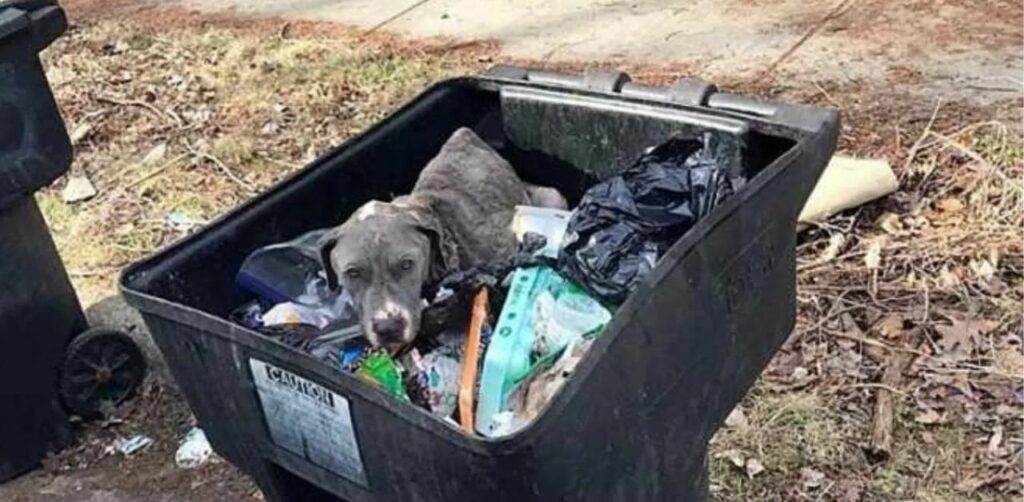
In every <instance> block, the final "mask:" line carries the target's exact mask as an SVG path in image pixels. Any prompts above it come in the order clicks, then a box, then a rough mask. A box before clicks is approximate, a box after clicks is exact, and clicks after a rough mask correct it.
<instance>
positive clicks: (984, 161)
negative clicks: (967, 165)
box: [931, 131, 1017, 188]
mask: <svg viewBox="0 0 1024 502" xmlns="http://www.w3.org/2000/svg"><path fill="white" fill-rule="evenodd" d="M931 134H932V136H935V137H936V138H939V139H940V140H941V141H942V142H943V143H945V144H946V145H948V146H950V147H952V148H954V149H956V150H959V151H960V153H963V154H964V155H966V156H968V157H970V158H971V159H972V160H974V161H975V162H977V163H979V164H981V165H982V166H984V167H987V168H988V169H989V171H991V172H993V173H995V174H996V175H998V176H999V177H1000V178H1002V179H1003V181H1010V180H1009V179H1008V178H1007V177H1006V174H1004V173H1003V172H1002V171H1000V170H999V169H998V168H997V167H996V165H995V164H993V163H991V162H989V161H988V160H987V159H985V158H984V157H982V156H981V155H980V154H978V152H975V151H974V150H971V149H970V148H968V147H967V146H966V145H964V144H963V143H960V142H959V141H957V140H955V139H953V138H950V137H949V136H945V135H943V134H940V133H937V132H934V131H933V132H932V133H931ZM1008 185H1009V186H1010V187H1011V188H1017V187H1016V186H1014V184H1013V183H1012V182H1011V183H1008Z"/></svg>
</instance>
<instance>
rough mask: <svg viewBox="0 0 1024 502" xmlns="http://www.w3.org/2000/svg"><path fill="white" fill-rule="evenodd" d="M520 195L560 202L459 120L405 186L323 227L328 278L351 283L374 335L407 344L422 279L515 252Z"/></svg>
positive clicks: (524, 201)
mask: <svg viewBox="0 0 1024 502" xmlns="http://www.w3.org/2000/svg"><path fill="white" fill-rule="evenodd" d="M517 205H535V206H544V207H558V208H562V209H564V208H565V206H566V204H565V199H564V198H563V197H562V196H561V194H559V193H558V191H557V190H555V189H552V188H545V187H537V186H532V185H528V184H526V183H524V182H523V181H522V180H520V179H519V177H518V176H516V173H515V171H513V169H512V166H511V165H509V163H508V162H506V161H505V160H504V159H503V158H501V156H499V155H498V153H497V152H495V151H494V150H493V149H491V147H490V146H488V145H487V143H485V142H484V141H483V140H481V139H480V138H479V137H478V136H477V135H476V134H475V133H473V131H471V130H470V129H466V128H462V129H459V130H458V131H456V132H455V134H453V135H452V137H451V138H449V139H448V142H447V143H445V144H444V146H443V147H441V151H440V152H439V153H438V154H437V156H436V157H434V158H433V159H432V160H431V161H430V163H428V164H427V166H426V167H425V168H424V169H423V172H422V173H420V177H419V179H418V180H417V182H416V186H415V187H414V188H413V191H412V193H411V194H410V195H405V196H401V197H397V198H396V199H394V200H393V201H391V202H380V201H371V202H369V203H367V204H365V205H363V206H362V207H361V208H359V209H358V210H357V211H356V212H355V213H354V214H353V215H352V216H351V217H350V218H349V219H348V220H347V221H346V222H345V223H343V224H342V225H341V226H339V227H338V228H336V229H335V230H334V231H332V232H329V233H328V234H327V236H326V237H325V238H324V242H323V243H322V246H321V255H322V260H323V263H324V268H325V269H326V271H327V279H328V284H329V285H330V287H331V288H335V287H337V286H338V285H339V284H340V285H341V286H343V287H344V288H345V289H347V290H348V291H349V293H350V294H351V296H352V300H353V302H354V303H355V307H356V310H357V312H358V313H359V316H360V320H361V322H362V325H363V332H364V333H365V335H366V338H367V339H368V340H369V341H370V343H371V344H373V345H374V346H375V347H379V346H392V347H393V346H398V345H404V344H407V343H409V342H411V341H412V340H413V339H414V338H415V337H416V333H417V332H418V331H419V324H420V311H421V310H422V305H423V301H422V300H421V298H420V295H421V290H422V289H423V286H424V284H426V283H428V282H430V281H436V280H439V279H441V278H442V277H444V276H445V275H447V274H448V273H450V272H453V271H456V270H460V269H465V268H469V267H473V266H477V265H480V264H483V263H488V262H492V261H495V260H500V259H506V258H509V257H511V256H512V253H514V252H515V249H516V239H515V236H514V235H513V233H512V230H511V228H510V227H511V222H512V215H513V213H514V211H515V206H517Z"/></svg>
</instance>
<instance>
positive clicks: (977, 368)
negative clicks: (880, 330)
mask: <svg viewBox="0 0 1024 502" xmlns="http://www.w3.org/2000/svg"><path fill="white" fill-rule="evenodd" d="M830 334H831V335H832V336H834V337H836V338H845V339H847V340H853V341H855V342H859V343H863V344H865V345H871V346H873V347H878V348H880V349H885V350H890V351H893V352H904V353H907V354H914V355H916V356H921V357H923V358H925V359H929V360H932V361H937V362H939V363H942V364H949V363H950V362H949V361H945V360H943V359H942V358H939V357H935V356H933V355H931V354H929V353H927V352H924V351H921V350H917V349H910V348H907V347H894V346H892V345H889V344H887V343H884V342H880V341H878V340H872V339H870V338H867V337H863V336H859V335H851V334H849V333H839V332H831V333H830ZM955 364H957V365H958V366H961V367H960V368H929V369H931V370H932V371H945V372H957V371H959V372H966V371H973V372H977V373H985V374H987V375H992V376H998V377H1003V378H1008V379H1010V380H1020V379H1021V377H1020V375H1011V374H1009V373H1006V372H1004V371H999V370H997V369H995V368H989V367H986V366H981V365H978V364H972V363H964V362H957V363H955Z"/></svg>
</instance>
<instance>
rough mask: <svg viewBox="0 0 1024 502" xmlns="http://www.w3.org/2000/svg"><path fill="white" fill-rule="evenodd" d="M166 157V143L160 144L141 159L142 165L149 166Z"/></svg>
mask: <svg viewBox="0 0 1024 502" xmlns="http://www.w3.org/2000/svg"><path fill="white" fill-rule="evenodd" d="M166 155H167V143H160V144H159V145H156V146H154V147H153V148H152V149H150V150H149V152H148V153H146V155H145V156H143V157H142V164H143V165H151V164H155V163H157V162H160V161H161V160H163V159H164V157H165V156H166Z"/></svg>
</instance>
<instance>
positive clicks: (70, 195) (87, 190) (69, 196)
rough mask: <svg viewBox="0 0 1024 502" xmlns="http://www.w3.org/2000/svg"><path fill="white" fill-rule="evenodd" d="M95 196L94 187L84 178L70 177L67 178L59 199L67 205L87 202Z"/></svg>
mask: <svg viewBox="0 0 1024 502" xmlns="http://www.w3.org/2000/svg"><path fill="white" fill-rule="evenodd" d="M95 196H96V187H94V186H92V182H91V181H89V178H86V177H85V176H72V177H70V178H68V184H67V185H65V186H64V191H62V192H61V198H62V199H63V200H64V202H66V203H68V204H71V203H73V202H81V201H84V200H89V199H91V198H93V197H95Z"/></svg>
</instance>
